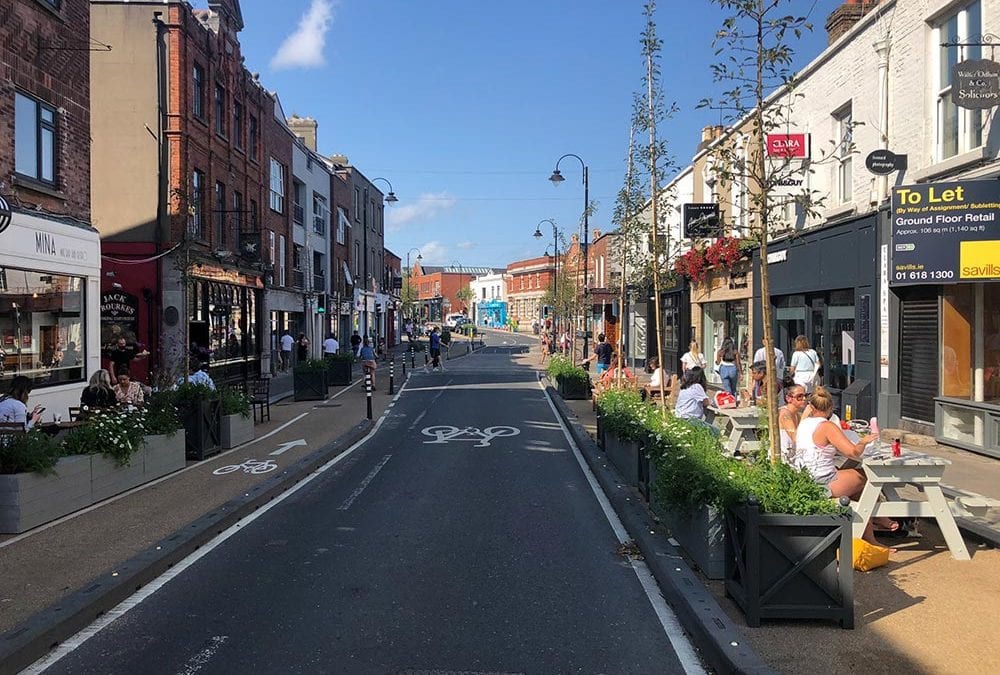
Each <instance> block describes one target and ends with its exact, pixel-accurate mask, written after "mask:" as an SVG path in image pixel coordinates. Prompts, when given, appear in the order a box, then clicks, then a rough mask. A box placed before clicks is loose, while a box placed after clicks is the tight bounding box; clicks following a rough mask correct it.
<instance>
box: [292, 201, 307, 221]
mask: <svg viewBox="0 0 1000 675" xmlns="http://www.w3.org/2000/svg"><path fill="white" fill-rule="evenodd" d="M305 219H306V216H305V209H303V208H302V204H292V220H293V221H294V222H296V223H298V224H299V225H301V224H302V223H304V222H305Z"/></svg>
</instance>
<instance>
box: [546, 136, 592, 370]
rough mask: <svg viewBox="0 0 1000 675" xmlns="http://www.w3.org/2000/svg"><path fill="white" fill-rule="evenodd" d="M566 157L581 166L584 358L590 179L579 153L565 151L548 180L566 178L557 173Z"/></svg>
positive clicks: (586, 350)
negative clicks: (560, 163)
mask: <svg viewBox="0 0 1000 675" xmlns="http://www.w3.org/2000/svg"><path fill="white" fill-rule="evenodd" d="M567 157H573V158H574V159H576V160H578V161H579V162H580V166H581V167H583V358H584V359H586V358H587V357H588V356H589V352H590V350H589V347H588V345H589V335H590V331H589V328H590V307H589V305H588V301H589V300H588V296H589V295H590V288H589V286H590V250H589V249H590V246H589V237H590V233H589V230H590V218H589V216H590V179H589V177H588V172H587V164H586V163H585V162H584V161H583V160H582V159H581V158H580V156H579V155H574V154H573V153H567V154H565V155H563V156H562V157H560V158H559V159H557V160H556V168H555V169H554V170H553V171H552V175H551V176H549V180H550V181H552V183H553V184H555V185H559V183H561V182H563V181H564V180H566V179H565V178H563V175H562V174H561V173H559V162H561V161H563V160H564V159H566V158H567Z"/></svg>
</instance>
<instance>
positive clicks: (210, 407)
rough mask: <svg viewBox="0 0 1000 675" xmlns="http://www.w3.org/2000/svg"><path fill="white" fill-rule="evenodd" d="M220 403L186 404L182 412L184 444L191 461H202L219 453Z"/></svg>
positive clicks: (199, 402) (213, 401) (198, 402)
mask: <svg viewBox="0 0 1000 675" xmlns="http://www.w3.org/2000/svg"><path fill="white" fill-rule="evenodd" d="M220 411H221V406H220V404H219V401H218V400H217V399H216V400H211V401H195V402H186V403H185V404H184V408H183V409H182V410H181V419H182V420H183V422H184V432H185V433H184V442H185V445H186V447H187V456H188V458H189V459H197V460H202V459H205V458H206V457H211V456H212V455H214V454H217V453H218V452H219V443H220V440H221V439H220V435H221V434H220V432H221V428H220V427H221V424H222V423H221V418H222V415H221V414H220Z"/></svg>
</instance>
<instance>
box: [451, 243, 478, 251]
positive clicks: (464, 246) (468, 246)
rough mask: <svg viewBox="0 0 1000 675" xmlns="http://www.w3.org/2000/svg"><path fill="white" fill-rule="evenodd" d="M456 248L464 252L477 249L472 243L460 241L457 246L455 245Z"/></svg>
mask: <svg viewBox="0 0 1000 675" xmlns="http://www.w3.org/2000/svg"><path fill="white" fill-rule="evenodd" d="M455 246H456V247H458V248H460V249H462V250H463V251H468V250H471V249H473V248H475V247H476V245H475V244H474V243H472V242H471V241H460V242H458V243H457V244H455Z"/></svg>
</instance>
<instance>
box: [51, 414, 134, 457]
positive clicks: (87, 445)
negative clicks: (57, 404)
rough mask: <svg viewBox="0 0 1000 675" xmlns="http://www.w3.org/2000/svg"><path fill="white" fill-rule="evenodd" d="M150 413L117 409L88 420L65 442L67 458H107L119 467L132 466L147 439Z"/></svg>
mask: <svg viewBox="0 0 1000 675" xmlns="http://www.w3.org/2000/svg"><path fill="white" fill-rule="evenodd" d="M145 418H146V413H145V412H144V411H142V410H133V411H129V410H126V409H121V408H116V409H111V410H102V411H100V412H97V413H94V414H92V415H90V416H88V417H87V419H86V420H85V421H84V423H83V424H82V425H81V426H79V427H77V428H75V429H73V430H72V431H70V432H69V433H68V434H67V435H66V438H65V439H64V440H63V442H62V444H63V448H64V454H66V455H98V454H101V455H107V456H108V457H110V458H111V459H113V460H114V461H115V463H116V464H117V465H118V466H124V465H126V464H129V463H130V462H131V460H132V456H133V455H134V454H135V453H136V452H138V451H139V450H141V449H142V446H143V443H144V442H145V441H144V439H145V436H146V433H147V431H146V419H145Z"/></svg>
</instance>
